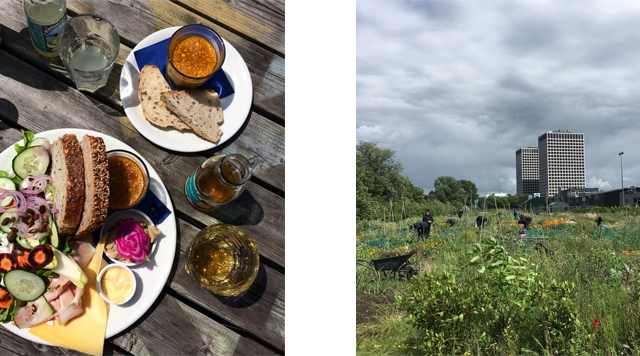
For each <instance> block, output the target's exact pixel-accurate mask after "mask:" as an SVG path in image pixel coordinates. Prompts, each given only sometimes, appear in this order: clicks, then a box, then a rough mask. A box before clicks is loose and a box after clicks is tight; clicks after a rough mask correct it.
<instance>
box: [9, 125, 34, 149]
mask: <svg viewBox="0 0 640 356" xmlns="http://www.w3.org/2000/svg"><path fill="white" fill-rule="evenodd" d="M20 131H22V139H23V140H24V146H21V145H20V144H17V143H16V144H15V145H14V146H13V148H15V149H16V153H17V154H20V153H21V152H22V151H24V150H26V149H27V148H29V146H30V145H31V141H33V137H34V136H35V135H36V134H35V133H33V132H31V131H25V130H20Z"/></svg>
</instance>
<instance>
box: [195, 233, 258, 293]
mask: <svg viewBox="0 0 640 356" xmlns="http://www.w3.org/2000/svg"><path fill="white" fill-rule="evenodd" d="M259 267H260V257H259V255H258V250H257V249H256V245H255V244H254V243H253V240H251V238H250V237H249V236H248V235H247V234H246V233H245V232H244V231H242V230H241V229H240V228H238V227H236V226H234V225H227V224H220V225H213V226H209V227H206V228H204V229H203V230H202V231H200V232H199V233H198V235H196V237H195V238H194V239H193V241H192V242H191V245H190V246H189V248H188V249H187V265H186V270H187V273H189V274H192V275H193V276H194V277H195V278H196V280H197V281H198V283H200V285H201V286H202V287H204V288H205V289H207V290H208V291H210V292H211V293H213V294H216V295H220V296H225V297H231V296H238V295H239V294H241V293H243V292H244V291H246V290H247V289H248V288H249V286H251V284H253V281H254V280H255V279H256V276H257V275H258V268H259Z"/></svg>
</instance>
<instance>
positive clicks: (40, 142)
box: [29, 137, 49, 147]
mask: <svg viewBox="0 0 640 356" xmlns="http://www.w3.org/2000/svg"><path fill="white" fill-rule="evenodd" d="M47 144H49V140H47V139H46V138H44V137H36V138H34V139H33V141H31V142H30V143H29V147H35V146H44V147H47Z"/></svg>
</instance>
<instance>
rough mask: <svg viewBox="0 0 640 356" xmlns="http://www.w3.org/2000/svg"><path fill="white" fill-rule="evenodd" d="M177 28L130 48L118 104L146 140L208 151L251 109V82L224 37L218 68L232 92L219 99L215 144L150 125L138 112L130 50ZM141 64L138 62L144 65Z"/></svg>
mask: <svg viewBox="0 0 640 356" xmlns="http://www.w3.org/2000/svg"><path fill="white" fill-rule="evenodd" d="M180 28H181V27H179V26H178V27H170V28H165V29H164V30H160V31H157V32H154V33H152V34H151V35H149V36H147V37H146V38H145V39H143V40H142V41H140V43H138V45H137V46H135V47H134V48H133V50H132V51H131V53H129V56H128V57H127V60H126V62H125V63H124V66H123V67H122V73H121V74H120V99H121V100H122V107H123V108H124V112H125V113H126V114H127V117H128V118H129V120H131V123H132V124H133V126H134V127H135V128H136V129H137V130H138V132H140V134H141V135H142V136H144V137H146V138H147V139H148V140H149V141H151V142H153V143H155V144H156V145H158V146H160V147H164V148H166V149H170V150H173V151H177V152H200V151H204V150H208V149H211V148H214V147H216V146H219V145H221V144H223V143H225V142H226V141H227V140H228V139H229V138H231V137H232V136H233V135H235V133H236V132H238V130H239V129H240V128H241V127H242V125H243V124H244V122H245V121H246V120H247V117H248V115H249V111H250V110H251V101H252V99H253V86H252V85H251V75H250V74H249V69H248V68H247V64H246V63H245V62H244V59H242V56H240V53H238V51H237V50H236V49H235V48H234V47H233V46H232V45H231V44H230V43H229V42H227V41H226V40H225V39H224V38H223V39H222V40H223V41H224V46H225V49H226V57H225V60H224V64H223V65H222V70H223V71H224V73H225V74H226V75H227V78H228V79H229V82H230V83H231V85H232V86H233V90H234V93H233V94H231V95H229V96H226V97H224V98H222V99H220V103H221V104H222V115H223V119H224V121H223V122H222V125H221V126H220V128H221V130H222V132H223V134H222V137H220V140H219V141H218V142H217V143H213V142H210V141H207V140H205V139H202V138H200V137H199V136H198V135H196V134H195V133H193V131H178V130H175V129H171V128H161V127H158V126H155V125H152V124H151V123H150V122H149V121H147V119H145V117H144V115H143V114H142V107H141V106H140V100H139V99H138V79H139V78H140V70H139V69H138V62H137V61H136V57H135V55H134V52H135V51H137V50H139V49H142V48H145V47H148V46H150V45H152V44H154V43H157V42H160V41H163V40H165V39H167V38H169V37H171V35H173V33H174V32H176V31H177V30H178V29H180ZM144 64H145V63H142V65H144Z"/></svg>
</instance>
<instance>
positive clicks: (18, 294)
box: [4, 269, 46, 302]
mask: <svg viewBox="0 0 640 356" xmlns="http://www.w3.org/2000/svg"><path fill="white" fill-rule="evenodd" d="M4 286H5V287H6V288H7V291H9V294H11V296H12V297H14V298H16V299H17V300H21V301H24V302H30V301H32V300H36V299H38V297H40V296H41V295H42V293H44V291H45V289H46V286H45V284H44V281H43V280H42V278H40V276H38V275H37V274H35V273H31V272H27V271H23V270H21V269H12V270H11V271H9V272H7V273H6V274H5V275H4Z"/></svg>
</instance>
